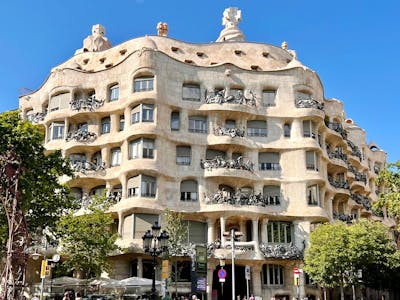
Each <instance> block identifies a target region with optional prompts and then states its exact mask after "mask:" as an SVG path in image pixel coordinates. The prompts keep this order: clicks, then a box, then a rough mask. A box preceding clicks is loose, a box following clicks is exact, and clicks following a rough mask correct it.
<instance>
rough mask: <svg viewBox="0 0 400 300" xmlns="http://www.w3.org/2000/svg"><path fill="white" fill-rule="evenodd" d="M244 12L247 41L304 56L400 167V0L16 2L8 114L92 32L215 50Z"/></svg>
mask: <svg viewBox="0 0 400 300" xmlns="http://www.w3.org/2000/svg"><path fill="white" fill-rule="evenodd" d="M229 6H236V7H238V8H240V9H241V10H242V19H243V20H242V22H241V23H240V28H241V29H242V30H243V32H244V34H245V36H246V39H247V41H253V42H263V43H268V44H273V45H277V46H280V44H281V43H282V41H284V40H286V41H287V42H288V43H289V48H290V49H294V50H296V51H297V55H298V57H299V60H300V61H301V62H303V64H305V65H307V66H308V67H310V68H311V69H313V70H315V71H316V72H317V73H318V74H319V76H320V78H321V80H322V82H323V85H324V88H325V97H326V98H330V97H334V98H337V99H340V100H342V101H343V102H344V107H345V111H346V115H347V117H349V118H352V119H353V120H354V121H355V122H356V123H357V124H358V125H359V126H361V127H362V128H364V129H365V130H366V131H367V140H368V141H370V140H373V141H375V142H376V143H377V144H378V145H379V146H380V147H381V148H382V149H383V150H385V151H386V152H388V160H389V161H395V160H399V159H400V138H399V137H400V133H399V129H400V126H399V123H398V122H397V121H396V120H397V119H398V118H399V119H400V115H399V114H400V103H399V102H400V101H399V98H400V96H399V86H400V76H399V72H400V60H399V59H398V58H397V56H399V54H400V1H398V0H389V1H388V0H381V1H372V0H370V1H368V0H364V1H361V0H346V1H345V0H337V1H323V0H322V1H321V0H302V1H300V0H286V1H271V0H242V1H234V0H232V1H226V0H203V1H193V0H186V1H184V0H180V1H179V0H168V1H165V0H129V1H128V0H123V1H118V0H115V1H106V0H97V1H94V0H68V1H54V0H47V1H44V0H35V1H29V0H26V1H22V0H9V1H1V3H0V11H1V12H2V14H1V18H0V59H1V62H0V79H1V80H0V112H2V111H6V110H10V109H15V108H17V107H18V93H19V90H20V89H21V88H22V87H26V88H29V89H32V90H35V89H37V88H38V87H39V86H40V85H41V83H42V82H43V81H44V80H45V79H46V77H47V75H48V74H49V71H50V69H51V68H52V67H54V66H56V65H58V64H60V63H61V62H63V61H65V60H67V59H68V58H70V57H71V56H72V55H73V53H74V52H75V50H76V49H78V48H81V47H82V40H83V39H84V38H85V37H86V36H87V35H89V34H90V33H91V26H92V25H93V24H97V23H101V24H103V25H104V26H105V27H106V31H107V33H106V36H107V37H108V39H109V40H110V41H111V43H112V44H113V45H117V44H119V43H121V42H124V41H126V40H129V39H131V38H134V37H138V36H143V35H146V34H150V35H151V34H156V24H157V22H159V21H163V22H167V23H168V25H169V36H170V37H173V38H176V39H179V40H184V41H188V42H194V43H196V42H202V43H204V42H211V41H215V40H216V38H217V37H218V35H219V32H220V30H221V29H222V25H221V17H222V13H223V11H224V9H225V8H226V7H229Z"/></svg>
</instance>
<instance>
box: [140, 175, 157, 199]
mask: <svg viewBox="0 0 400 300" xmlns="http://www.w3.org/2000/svg"><path fill="white" fill-rule="evenodd" d="M141 195H142V197H151V198H154V197H155V196H156V178H155V177H152V176H146V175H142V184H141Z"/></svg>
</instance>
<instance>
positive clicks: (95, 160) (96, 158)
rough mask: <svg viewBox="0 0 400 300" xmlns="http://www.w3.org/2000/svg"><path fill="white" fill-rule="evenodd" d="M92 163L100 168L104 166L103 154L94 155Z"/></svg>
mask: <svg viewBox="0 0 400 300" xmlns="http://www.w3.org/2000/svg"><path fill="white" fill-rule="evenodd" d="M92 162H93V163H94V164H95V165H96V166H97V167H100V166H102V165H103V159H102V157H101V152H100V151H97V152H96V153H95V154H93V157H92Z"/></svg>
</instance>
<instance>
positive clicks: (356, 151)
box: [346, 140, 362, 161]
mask: <svg viewBox="0 0 400 300" xmlns="http://www.w3.org/2000/svg"><path fill="white" fill-rule="evenodd" d="M346 142H347V144H348V145H349V147H350V148H351V155H353V156H356V157H358V159H359V160H360V161H361V160H362V153H361V151H360V148H358V147H357V146H356V145H354V143H353V142H352V141H349V140H346Z"/></svg>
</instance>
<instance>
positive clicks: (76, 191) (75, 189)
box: [71, 187, 83, 200]
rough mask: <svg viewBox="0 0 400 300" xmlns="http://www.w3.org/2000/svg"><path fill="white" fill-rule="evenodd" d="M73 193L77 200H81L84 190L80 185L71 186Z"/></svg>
mask: <svg viewBox="0 0 400 300" xmlns="http://www.w3.org/2000/svg"><path fill="white" fill-rule="evenodd" d="M71 195H72V196H73V197H74V199H76V200H80V199H82V197H83V192H82V189H81V188H79V187H73V188H71Z"/></svg>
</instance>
